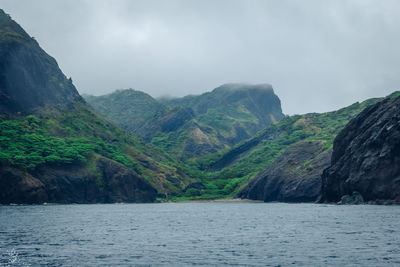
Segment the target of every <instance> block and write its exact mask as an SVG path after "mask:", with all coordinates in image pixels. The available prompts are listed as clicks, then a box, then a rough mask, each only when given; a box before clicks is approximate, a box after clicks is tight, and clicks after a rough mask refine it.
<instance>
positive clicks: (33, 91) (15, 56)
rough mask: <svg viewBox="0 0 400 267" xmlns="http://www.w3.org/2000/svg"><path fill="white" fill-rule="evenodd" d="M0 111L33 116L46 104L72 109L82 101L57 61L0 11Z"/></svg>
mask: <svg viewBox="0 0 400 267" xmlns="http://www.w3.org/2000/svg"><path fill="white" fill-rule="evenodd" d="M0 58H1V60H0V112H1V113H9V114H10V113H11V114H13V113H16V112H23V113H32V112H34V111H35V110H36V109H37V108H38V107H44V106H45V105H46V104H52V105H62V106H69V107H71V106H72V104H73V103H75V102H77V101H80V102H83V99H82V98H81V96H80V95H79V93H78V91H77V90H76V89H75V87H74V85H73V84H72V81H71V80H70V79H67V78H66V77H65V75H64V74H63V73H62V72H61V70H60V69H59V67H58V65H57V62H56V61H55V60H54V58H52V57H50V56H49V55H47V54H46V52H44V51H43V50H42V49H41V48H40V46H39V44H38V43H37V42H36V40H34V39H33V38H32V37H30V36H29V35H28V34H27V33H26V32H25V31H24V30H23V29H22V28H21V27H20V26H19V25H18V24H17V23H15V22H14V21H13V20H11V19H10V17H9V16H8V15H7V14H5V13H4V11H2V10H0Z"/></svg>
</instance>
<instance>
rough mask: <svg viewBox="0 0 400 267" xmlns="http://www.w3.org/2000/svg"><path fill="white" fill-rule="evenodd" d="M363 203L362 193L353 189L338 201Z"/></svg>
mask: <svg viewBox="0 0 400 267" xmlns="http://www.w3.org/2000/svg"><path fill="white" fill-rule="evenodd" d="M363 203H364V198H363V197H362V195H361V194H360V193H359V192H357V191H354V192H353V194H351V195H344V196H342V198H341V199H340V201H339V202H338V204H339V205H359V204H363Z"/></svg>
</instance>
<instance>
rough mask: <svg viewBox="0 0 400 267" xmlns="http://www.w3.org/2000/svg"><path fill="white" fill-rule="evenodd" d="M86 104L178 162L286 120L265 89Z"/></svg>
mask: <svg viewBox="0 0 400 267" xmlns="http://www.w3.org/2000/svg"><path fill="white" fill-rule="evenodd" d="M86 100H87V101H88V102H89V103H90V104H91V105H92V106H93V107H94V108H95V109H96V110H98V111H99V112H101V113H103V114H104V115H106V116H108V117H109V118H110V119H112V120H114V121H115V122H116V123H117V124H119V125H120V126H121V127H123V128H124V129H126V130H128V131H130V132H132V133H133V134H134V135H137V136H139V137H141V138H143V139H144V140H145V141H148V142H151V143H152V144H154V145H155V146H157V147H159V148H161V149H163V150H164V151H168V152H169V153H171V154H173V155H177V156H178V158H180V159H188V158H194V157H200V156H204V155H207V154H212V153H215V152H217V151H219V150H220V149H225V148H228V147H231V146H233V145H235V144H237V143H239V142H240V141H243V140H245V139H247V138H250V137H251V136H253V135H254V134H255V133H256V132H257V131H259V130H261V129H263V128H265V127H266V126H268V125H270V124H272V123H276V122H278V121H279V120H281V119H282V118H283V117H284V115H283V114H282V109H281V103H280V100H279V98H278V97H277V96H276V95H275V94H274V91H273V89H272V87H271V86H270V85H267V84H262V85H247V84H225V85H222V86H220V87H218V88H216V89H214V90H213V91H211V92H207V93H204V94H202V95H198V96H186V97H183V98H173V99H159V100H158V101H157V100H155V99H152V98H151V97H150V96H149V95H147V94H145V93H142V92H139V91H134V90H124V91H121V90H119V91H116V92H114V93H112V94H109V95H105V96H99V97H94V96H87V97H86ZM138 103H139V104H138ZM139 114H140V115H139ZM138 117H139V118H138ZM143 118H145V119H143Z"/></svg>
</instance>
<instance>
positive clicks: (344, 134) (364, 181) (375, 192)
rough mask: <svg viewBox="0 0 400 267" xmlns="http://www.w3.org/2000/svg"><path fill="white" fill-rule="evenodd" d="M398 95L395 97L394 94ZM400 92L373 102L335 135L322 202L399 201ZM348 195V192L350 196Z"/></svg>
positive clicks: (323, 184)
mask: <svg viewBox="0 0 400 267" xmlns="http://www.w3.org/2000/svg"><path fill="white" fill-rule="evenodd" d="M396 96H397V97H396ZM399 151H400V93H396V94H394V95H393V96H392V97H389V98H387V99H385V100H383V101H381V102H379V103H377V104H375V105H372V106H370V107H368V108H367V109H365V110H364V111H363V112H361V113H360V114H359V115H358V116H357V117H356V118H354V119H353V120H352V121H351V122H350V123H349V124H348V125H347V126H346V127H345V128H344V129H343V130H342V131H341V132H340V133H339V134H338V136H337V137H336V139H335V142H334V145H333V154H332V164H331V166H330V167H329V168H328V169H326V170H325V171H324V173H323V175H322V197H321V201H322V202H338V201H339V200H342V202H344V201H345V200H346V199H349V198H350V199H351V198H354V196H357V197H358V198H362V199H363V200H364V201H367V202H371V203H388V204H390V203H397V204H400V153H399ZM350 195H351V196H350Z"/></svg>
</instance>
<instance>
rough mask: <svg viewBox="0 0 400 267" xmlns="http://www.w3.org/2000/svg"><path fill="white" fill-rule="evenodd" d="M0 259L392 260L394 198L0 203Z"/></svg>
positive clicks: (74, 262) (397, 218) (2, 262)
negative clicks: (344, 202)
mask: <svg viewBox="0 0 400 267" xmlns="http://www.w3.org/2000/svg"><path fill="white" fill-rule="evenodd" d="M0 266H400V206H376V205H348V206H339V205H324V204H285V203H258V202H229V201H228V202H189V203H156V204H92V205H79V204H76V205H75V204H74V205H57V204H47V205H3V206H0Z"/></svg>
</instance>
